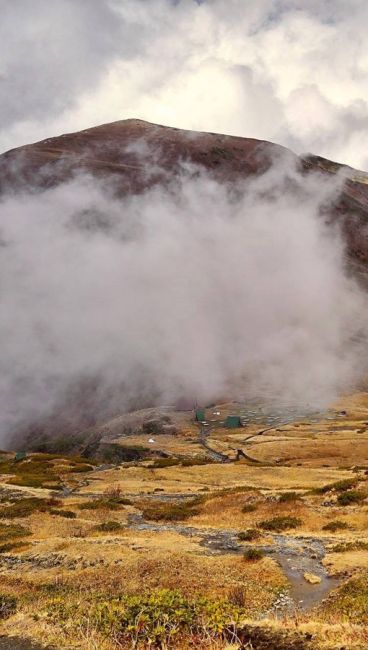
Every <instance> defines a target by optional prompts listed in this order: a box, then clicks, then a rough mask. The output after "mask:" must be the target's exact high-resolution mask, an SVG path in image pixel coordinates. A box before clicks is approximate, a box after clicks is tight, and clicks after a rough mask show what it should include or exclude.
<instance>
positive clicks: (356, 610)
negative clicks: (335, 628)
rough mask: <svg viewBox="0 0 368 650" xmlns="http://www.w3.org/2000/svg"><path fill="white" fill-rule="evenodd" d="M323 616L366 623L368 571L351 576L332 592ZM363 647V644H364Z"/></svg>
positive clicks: (367, 616)
mask: <svg viewBox="0 0 368 650" xmlns="http://www.w3.org/2000/svg"><path fill="white" fill-rule="evenodd" d="M322 611H323V617H324V618H326V615H327V617H329V615H330V616H331V620H332V621H333V622H334V621H335V620H336V617H339V618H340V620H341V619H342V620H344V621H345V622H347V621H349V622H351V623H357V624H359V625H368V571H364V572H362V573H361V575H359V576H357V577H354V578H351V579H350V580H348V581H347V582H345V583H344V584H343V585H342V586H341V587H340V588H339V589H338V590H337V591H336V592H333V593H332V594H331V596H330V597H329V598H328V600H327V602H326V604H325V605H324V606H323V610H322ZM364 647H365V646H364Z"/></svg>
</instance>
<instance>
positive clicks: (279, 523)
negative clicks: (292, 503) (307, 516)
mask: <svg viewBox="0 0 368 650" xmlns="http://www.w3.org/2000/svg"><path fill="white" fill-rule="evenodd" d="M302 523H303V522H302V520H301V519H299V518H298V517H273V519H265V520H264V521H260V522H259V524H258V526H259V527H260V528H262V529H263V530H270V531H274V532H277V533H280V532H282V531H283V530H289V529H290V528H297V527H298V526H301V525H302Z"/></svg>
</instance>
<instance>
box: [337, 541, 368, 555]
mask: <svg viewBox="0 0 368 650" xmlns="http://www.w3.org/2000/svg"><path fill="white" fill-rule="evenodd" d="M330 551H332V553H350V552H352V551H368V542H363V541H360V540H356V541H355V542H342V543H341V544H335V546H333V547H332V548H331V549H330Z"/></svg>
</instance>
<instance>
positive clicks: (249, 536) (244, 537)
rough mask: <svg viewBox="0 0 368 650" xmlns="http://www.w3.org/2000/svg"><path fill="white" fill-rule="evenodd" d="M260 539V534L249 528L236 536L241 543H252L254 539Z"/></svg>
mask: <svg viewBox="0 0 368 650" xmlns="http://www.w3.org/2000/svg"><path fill="white" fill-rule="evenodd" d="M260 537H261V533H260V531H259V530H257V529H256V528H249V530H245V531H244V532H242V533H239V535H238V539H239V540H240V541H241V542H253V541H254V540H255V539H259V538H260Z"/></svg>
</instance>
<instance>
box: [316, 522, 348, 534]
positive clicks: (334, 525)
mask: <svg viewBox="0 0 368 650" xmlns="http://www.w3.org/2000/svg"><path fill="white" fill-rule="evenodd" d="M347 528H349V526H348V524H347V523H346V521H338V520H336V521H330V522H329V523H328V524H325V525H324V526H322V530H329V531H330V532H331V533H335V532H336V531H337V530H346V529H347Z"/></svg>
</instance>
